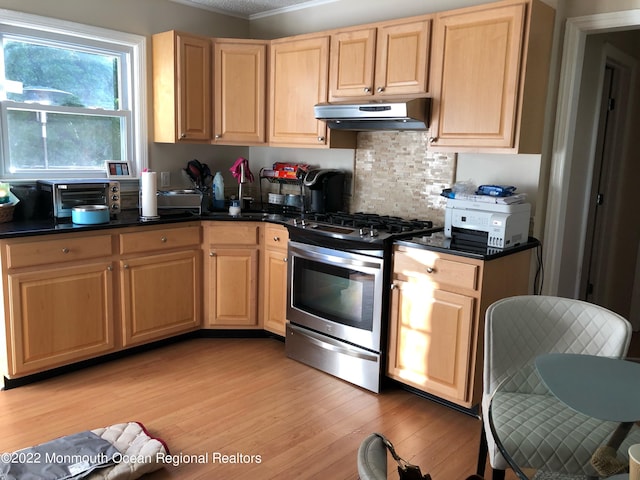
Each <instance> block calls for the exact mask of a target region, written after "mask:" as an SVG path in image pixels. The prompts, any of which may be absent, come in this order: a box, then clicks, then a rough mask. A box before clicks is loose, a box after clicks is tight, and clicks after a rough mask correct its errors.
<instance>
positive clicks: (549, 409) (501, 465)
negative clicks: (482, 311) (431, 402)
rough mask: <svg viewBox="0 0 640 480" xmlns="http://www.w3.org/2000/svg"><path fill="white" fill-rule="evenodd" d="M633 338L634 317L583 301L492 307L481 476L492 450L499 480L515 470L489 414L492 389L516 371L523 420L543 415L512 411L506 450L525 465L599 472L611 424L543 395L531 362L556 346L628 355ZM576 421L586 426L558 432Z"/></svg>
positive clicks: (529, 299)
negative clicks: (597, 461) (595, 458)
mask: <svg viewBox="0 0 640 480" xmlns="http://www.w3.org/2000/svg"><path fill="white" fill-rule="evenodd" d="M630 341H631V325H630V323H629V322H627V321H626V320H625V319H624V318H622V317H621V316H620V315H617V314H615V313H613V312H611V311H609V310H607V309H605V308H602V307H599V306H597V305H594V304H590V303H586V302H583V301H579V300H573V299H568V298H560V297H550V296H539V295H526V296H519V297H510V298H506V299H503V300H499V301H497V302H495V303H494V304H492V305H490V306H489V308H488V309H487V312H486V318H485V337H484V372H483V396H482V411H483V412H484V415H483V433H482V438H481V445H480V453H479V456H478V474H479V475H483V474H484V466H485V463H486V457H487V453H488V455H489V461H490V464H491V467H492V469H493V477H492V478H493V479H494V480H495V479H501V478H504V474H505V473H504V470H505V469H506V468H509V465H508V463H507V461H506V460H505V458H504V457H503V456H502V455H501V454H500V452H499V450H498V448H497V446H496V442H495V440H494V438H493V436H492V434H491V429H490V428H489V419H488V415H487V414H486V412H487V411H488V407H489V402H490V398H491V394H492V393H493V391H494V390H495V389H496V388H497V386H498V385H500V384H501V383H502V382H503V381H504V380H505V379H506V378H509V377H513V376H514V375H515V376H516V378H515V379H514V381H513V384H510V385H509V390H510V391H513V403H514V404H516V405H518V406H519V408H520V410H521V412H522V415H523V418H524V417H530V416H531V413H532V412H534V415H535V417H534V418H536V419H538V421H533V422H531V421H529V422H527V424H526V426H525V425H523V424H522V423H521V422H520V421H519V419H518V417H517V416H514V417H513V418H512V423H513V431H511V432H502V431H501V440H502V443H503V444H505V443H509V442H510V443H511V445H510V446H509V448H508V451H509V452H512V451H517V453H516V454H515V455H516V457H517V458H514V460H516V461H517V462H518V464H519V465H522V466H524V467H530V468H536V469H540V470H546V471H560V472H564V473H568V474H579V475H585V476H587V477H592V476H594V474H595V472H594V471H593V470H592V467H590V465H589V459H590V458H591V455H592V454H593V452H594V451H595V450H596V448H597V447H598V446H599V445H601V444H602V443H606V440H607V435H608V434H609V432H611V423H610V422H601V421H597V420H594V419H591V418H588V417H586V416H584V415H581V414H579V413H577V412H575V411H573V410H571V409H570V408H568V407H566V406H565V405H564V404H563V403H562V402H560V401H559V400H557V399H555V398H553V397H549V396H544V395H540V393H543V392H544V391H546V388H545V387H544V385H542V383H541V380H540V379H539V377H538V375H537V373H536V371H535V367H534V366H533V362H534V360H535V358H536V357H537V356H538V355H541V354H544V353H551V352H562V353H580V354H589V355H601V356H609V357H622V356H624V355H625V354H626V352H627V349H628V348H629V342H630ZM572 423H575V424H576V425H583V427H584V428H583V430H582V432H581V433H575V432H573V431H572V430H571V431H572V433H571V435H568V436H565V435H561V434H560V435H559V434H558V432H560V431H561V428H560V427H561V426H562V425H565V426H566V425H570V424H572ZM607 423H608V425H607ZM600 430H601V431H602V433H601V434H600V435H599V436H598V435H597V434H596V435H595V440H593V433H594V432H597V431H600ZM503 433H504V435H505V436H504V437H503ZM587 435H589V437H590V440H589V441H587V440H586V437H587ZM639 438H640V436H639V435H638V428H637V427H634V430H633V431H632V433H631V434H630V436H629V437H628V438H627V440H626V441H625V443H623V445H622V447H621V448H620V452H626V447H627V446H628V444H631V443H638V441H640V440H638V439H639ZM598 442H600V443H598Z"/></svg>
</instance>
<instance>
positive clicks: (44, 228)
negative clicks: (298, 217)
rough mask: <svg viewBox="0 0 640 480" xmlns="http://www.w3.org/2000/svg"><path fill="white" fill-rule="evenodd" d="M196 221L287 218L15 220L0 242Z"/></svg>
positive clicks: (130, 214) (275, 218)
mask: <svg viewBox="0 0 640 480" xmlns="http://www.w3.org/2000/svg"><path fill="white" fill-rule="evenodd" d="M199 220H216V221H253V222H255V221H268V222H272V223H284V222H285V221H286V220H287V217H284V216H282V215H277V214H269V213H263V212H247V213H242V214H240V215H229V213H228V212H223V211H221V212H207V213H204V214H202V215H196V214H191V213H179V214H168V215H162V216H160V218H158V219H154V220H148V221H143V220H142V219H141V218H140V216H139V215H138V211H137V210H131V211H123V212H122V213H120V214H119V215H118V217H117V218H114V219H112V220H111V221H109V223H101V224H96V225H76V224H74V223H71V221H70V220H69V222H64V223H61V222H56V221H55V220H54V219H52V218H45V219H31V220H18V221H14V222H7V223H0V239H8V238H18V237H29V236H37V235H49V234H52V233H69V232H87V231H91V230H104V229H109V228H118V227H132V226H139V225H161V224H168V223H180V222H191V221H199Z"/></svg>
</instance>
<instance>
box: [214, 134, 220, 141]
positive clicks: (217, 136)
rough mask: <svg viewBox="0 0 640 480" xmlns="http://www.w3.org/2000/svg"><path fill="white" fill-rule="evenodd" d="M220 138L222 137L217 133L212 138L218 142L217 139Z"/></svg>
mask: <svg viewBox="0 0 640 480" xmlns="http://www.w3.org/2000/svg"><path fill="white" fill-rule="evenodd" d="M220 137H222V135H220V134H219V133H216V135H215V137H214V138H215V139H216V140H219V139H220Z"/></svg>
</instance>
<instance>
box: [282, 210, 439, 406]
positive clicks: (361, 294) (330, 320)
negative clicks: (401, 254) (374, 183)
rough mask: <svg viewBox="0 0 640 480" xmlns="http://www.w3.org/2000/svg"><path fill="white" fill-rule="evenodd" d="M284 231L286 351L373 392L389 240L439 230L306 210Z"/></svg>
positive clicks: (380, 354) (378, 372)
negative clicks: (286, 235) (286, 238)
mask: <svg viewBox="0 0 640 480" xmlns="http://www.w3.org/2000/svg"><path fill="white" fill-rule="evenodd" d="M287 228H288V230H289V253H288V262H289V267H288V268H289V270H288V298H287V332H286V338H285V346H286V352H287V355H288V356H289V357H291V358H293V359H295V360H298V361H300V362H303V363H305V364H307V365H310V366H312V367H315V368H317V369H320V370H322V371H324V372H327V373H330V374H332V375H335V376H337V377H339V378H342V379H344V380H346V381H349V382H351V383H354V384H356V385H359V386H361V387H363V388H365V389H368V390H371V391H373V392H376V393H377V392H379V391H380V386H381V379H382V375H383V368H384V348H385V344H386V330H387V323H388V310H389V286H390V277H391V271H390V269H391V246H392V243H393V241H394V240H396V239H400V238H405V237H411V236H416V235H429V234H430V233H432V232H435V231H439V230H441V229H442V228H441V227H434V226H433V223H432V222H431V221H422V220H406V219H402V218H399V217H391V216H381V215H376V214H365V213H355V214H346V213H330V214H315V215H314V214H307V215H306V216H305V217H304V218H295V219H291V220H289V221H288V222H287Z"/></svg>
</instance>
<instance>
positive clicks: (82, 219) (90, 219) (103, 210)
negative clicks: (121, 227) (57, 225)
mask: <svg viewBox="0 0 640 480" xmlns="http://www.w3.org/2000/svg"><path fill="white" fill-rule="evenodd" d="M71 221H72V222H73V223H76V224H78V225H96V224H100V223H109V207H107V206H106V205H80V206H78V207H73V209H71Z"/></svg>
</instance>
